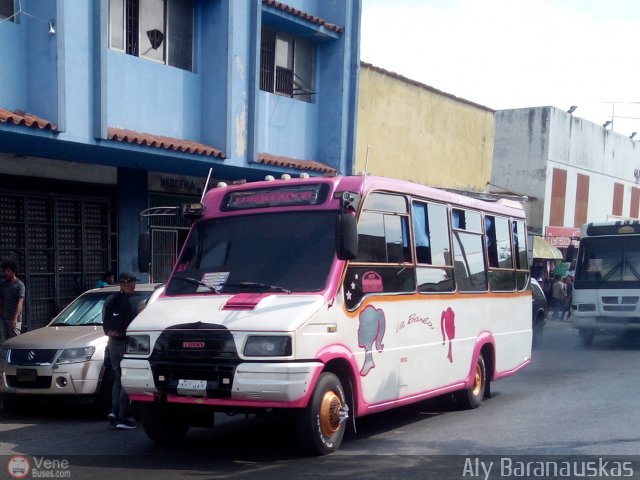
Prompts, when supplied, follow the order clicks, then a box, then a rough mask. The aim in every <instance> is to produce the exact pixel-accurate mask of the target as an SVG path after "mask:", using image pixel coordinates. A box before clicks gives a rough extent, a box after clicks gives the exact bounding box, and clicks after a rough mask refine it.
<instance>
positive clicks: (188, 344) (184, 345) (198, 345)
mask: <svg viewBox="0 0 640 480" xmlns="http://www.w3.org/2000/svg"><path fill="white" fill-rule="evenodd" d="M204 345H205V343H204V342H182V348H204Z"/></svg>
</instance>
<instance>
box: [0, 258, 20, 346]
mask: <svg viewBox="0 0 640 480" xmlns="http://www.w3.org/2000/svg"><path fill="white" fill-rule="evenodd" d="M2 270H3V272H4V282H2V283H1V284H0V337H1V338H0V340H1V343H4V342H5V341H6V340H8V339H9V338H13V337H16V336H18V335H20V332H21V330H22V309H23V307H24V292H25V289H24V283H22V282H21V281H20V280H19V279H18V277H16V273H17V272H18V265H17V264H16V263H15V262H13V261H10V260H8V261H6V262H3V263H2Z"/></svg>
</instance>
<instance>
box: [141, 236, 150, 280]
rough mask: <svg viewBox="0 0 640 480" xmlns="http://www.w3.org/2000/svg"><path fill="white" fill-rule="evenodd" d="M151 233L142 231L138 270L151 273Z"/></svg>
mask: <svg viewBox="0 0 640 480" xmlns="http://www.w3.org/2000/svg"><path fill="white" fill-rule="evenodd" d="M150 267H151V233H149V232H142V233H141V234H140V236H139V237H138V271H139V272H142V273H149V271H150V270H151V268H150Z"/></svg>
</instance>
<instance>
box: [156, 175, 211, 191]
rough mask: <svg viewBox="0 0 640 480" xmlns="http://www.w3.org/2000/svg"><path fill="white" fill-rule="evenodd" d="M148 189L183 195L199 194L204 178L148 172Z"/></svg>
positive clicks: (202, 187)
mask: <svg viewBox="0 0 640 480" xmlns="http://www.w3.org/2000/svg"><path fill="white" fill-rule="evenodd" d="M148 180H149V190H150V191H153V192H167V193H180V194H183V195H201V194H202V190H203V189H204V184H205V182H206V179H205V178H201V177H190V176H187V175H171V174H167V173H152V172H150V173H149V179H148Z"/></svg>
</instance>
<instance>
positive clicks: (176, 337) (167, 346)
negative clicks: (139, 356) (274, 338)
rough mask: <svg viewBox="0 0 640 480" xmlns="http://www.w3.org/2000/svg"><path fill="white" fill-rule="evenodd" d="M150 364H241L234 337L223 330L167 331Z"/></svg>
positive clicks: (154, 351)
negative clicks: (177, 362)
mask: <svg viewBox="0 0 640 480" xmlns="http://www.w3.org/2000/svg"><path fill="white" fill-rule="evenodd" d="M150 360H151V361H152V362H153V361H154V360H158V361H163V362H167V361H184V360H196V361H215V360H223V361H233V360H239V357H238V351H237V350H236V344H235V342H234V340H233V335H231V333H230V332H229V330H227V329H226V328H222V329H204V328H192V329H183V328H180V329H178V328H175V329H167V330H165V331H164V332H163V333H162V334H161V335H160V337H159V338H158V340H157V341H156V343H155V345H154V347H153V352H152V354H151V358H150Z"/></svg>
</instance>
